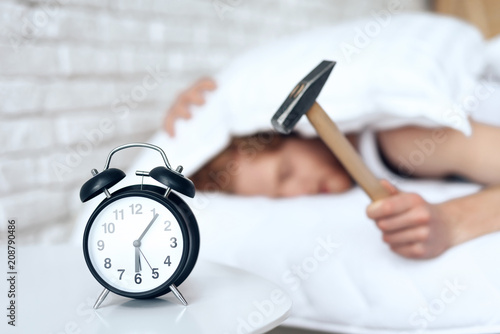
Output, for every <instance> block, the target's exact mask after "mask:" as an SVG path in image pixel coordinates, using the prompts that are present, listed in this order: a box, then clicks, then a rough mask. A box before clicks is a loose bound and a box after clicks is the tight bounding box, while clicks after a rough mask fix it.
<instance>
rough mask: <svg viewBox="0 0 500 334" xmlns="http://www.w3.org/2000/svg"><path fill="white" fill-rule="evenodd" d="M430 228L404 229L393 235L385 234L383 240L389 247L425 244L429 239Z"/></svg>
mask: <svg viewBox="0 0 500 334" xmlns="http://www.w3.org/2000/svg"><path fill="white" fill-rule="evenodd" d="M429 235H430V230H429V227H428V226H418V227H412V228H406V229H402V230H399V231H396V232H392V233H384V236H383V239H384V241H385V242H386V243H388V244H389V245H404V244H409V243H415V242H425V241H427V240H428V239H429Z"/></svg>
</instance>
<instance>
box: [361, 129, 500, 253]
mask: <svg viewBox="0 0 500 334" xmlns="http://www.w3.org/2000/svg"><path fill="white" fill-rule="evenodd" d="M472 128H473V135H472V136H471V137H465V136H464V135H463V134H461V133H459V132H457V131H454V130H451V129H440V130H435V129H434V130H432V129H422V128H414V127H413V128H402V129H397V130H392V131H387V132H384V133H381V134H380V135H379V143H380V145H381V148H382V150H383V151H384V153H385V154H386V155H387V157H388V158H389V161H391V163H392V164H393V165H394V166H396V167H397V168H399V165H398V163H401V161H403V159H405V161H406V165H405V168H406V169H405V171H411V174H412V175H413V176H419V177H434V178H436V177H442V176H446V175H449V174H458V175H462V176H465V177H467V178H469V179H471V180H474V181H476V182H478V183H483V184H487V185H495V184H500V173H499V171H500V154H498V153H497V152H495V151H496V149H495V144H494V143H495V142H498V140H500V129H499V128H496V127H492V126H488V125H484V124H479V123H474V122H472ZM436 131H440V132H439V133H438V135H436V133H437V132H436ZM412 154H413V157H414V158H415V157H421V158H422V157H423V159H420V160H418V159H413V160H412V159H411V157H412ZM411 161H412V162H414V163H413V164H412V165H410V167H411V170H410V169H408V162H411ZM383 184H384V186H385V187H386V188H388V189H391V192H392V194H393V195H392V196H390V197H389V198H386V199H383V200H380V201H377V202H374V203H372V204H371V205H370V206H368V208H367V214H368V216H369V217H370V218H372V219H374V220H375V222H376V224H377V226H378V227H379V228H380V230H381V231H382V232H383V238H384V241H385V242H387V243H388V244H389V245H390V247H391V249H392V250H393V251H395V252H396V253H398V254H400V255H403V256H406V257H411V258H431V257H435V256H438V255H439V254H441V253H442V252H444V251H445V250H447V249H448V248H450V247H452V246H455V245H457V244H460V243H462V242H465V241H468V240H470V239H473V238H476V237H478V236H481V235H484V234H487V233H491V232H495V231H499V230H500V208H499V205H498V203H500V187H490V188H487V189H485V190H483V191H481V192H479V193H476V194H473V195H470V196H465V197H462V198H456V199H452V200H450V201H447V202H443V203H440V204H429V203H427V202H426V201H425V200H424V199H423V198H422V197H421V196H419V195H418V194H412V193H401V192H398V191H397V190H396V189H395V188H394V187H393V186H392V185H390V184H389V183H388V182H387V181H383Z"/></svg>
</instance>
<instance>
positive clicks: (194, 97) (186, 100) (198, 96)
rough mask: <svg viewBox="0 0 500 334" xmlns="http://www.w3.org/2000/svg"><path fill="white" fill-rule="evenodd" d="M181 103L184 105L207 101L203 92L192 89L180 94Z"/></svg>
mask: <svg viewBox="0 0 500 334" xmlns="http://www.w3.org/2000/svg"><path fill="white" fill-rule="evenodd" d="M179 103H180V104H182V105H191V104H194V105H198V106H199V105H202V104H204V103H205V97H204V96H203V93H202V92H200V91H197V90H190V91H186V92H184V93H182V94H181V95H180V96H179Z"/></svg>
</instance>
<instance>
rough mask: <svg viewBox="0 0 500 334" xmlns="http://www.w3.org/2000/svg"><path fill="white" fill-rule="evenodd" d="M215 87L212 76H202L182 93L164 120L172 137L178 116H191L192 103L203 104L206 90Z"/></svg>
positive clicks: (164, 125) (164, 124)
mask: <svg viewBox="0 0 500 334" xmlns="http://www.w3.org/2000/svg"><path fill="white" fill-rule="evenodd" d="M215 88H216V84H215V81H213V80H212V79H210V78H202V79H200V80H198V81H196V82H195V83H194V84H193V85H192V86H191V87H189V88H188V89H186V90H185V91H183V92H182V93H180V94H179V96H178V97H177V98H176V99H175V101H174V103H173V104H172V106H171V107H170V109H169V110H168V111H167V115H166V116H165V120H164V121H163V127H164V129H165V131H167V133H168V134H169V135H170V136H171V137H173V136H175V130H174V125H175V121H176V120H177V119H178V118H184V119H189V118H191V111H190V110H189V109H190V107H191V106H192V105H198V106H199V105H203V104H204V103H205V97H204V93H205V92H206V91H212V90H214V89H215Z"/></svg>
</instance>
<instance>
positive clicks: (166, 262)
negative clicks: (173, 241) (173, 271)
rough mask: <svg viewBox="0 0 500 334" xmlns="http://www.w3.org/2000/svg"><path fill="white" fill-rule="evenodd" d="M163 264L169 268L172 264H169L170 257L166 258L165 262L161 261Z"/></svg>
mask: <svg viewBox="0 0 500 334" xmlns="http://www.w3.org/2000/svg"><path fill="white" fill-rule="evenodd" d="M163 264H167V265H168V266H169V267H170V265H171V264H172V262H170V255H169V256H167V258H166V259H165V261H163Z"/></svg>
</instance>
